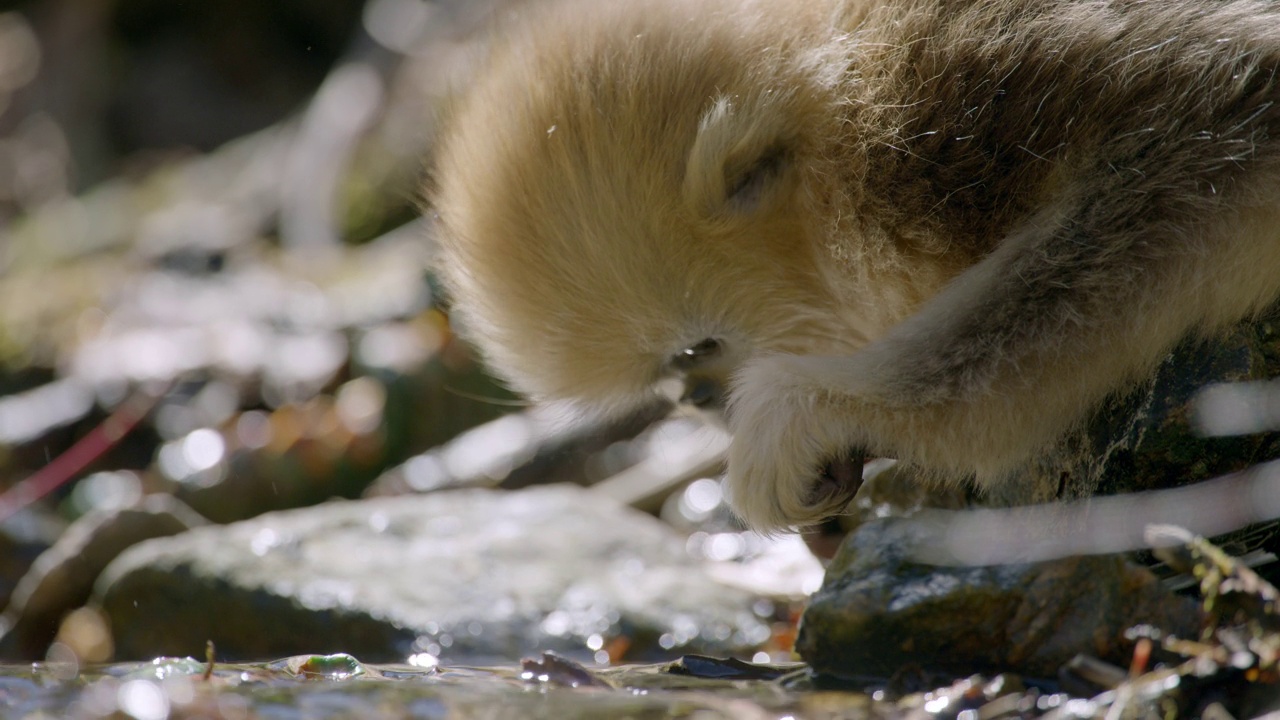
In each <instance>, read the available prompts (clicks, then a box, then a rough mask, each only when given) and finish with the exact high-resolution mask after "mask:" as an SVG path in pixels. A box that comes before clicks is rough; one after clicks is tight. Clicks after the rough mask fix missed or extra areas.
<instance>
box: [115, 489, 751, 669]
mask: <svg viewBox="0 0 1280 720" xmlns="http://www.w3.org/2000/svg"><path fill="white" fill-rule="evenodd" d="M97 592H98V595H99V597H100V599H101V604H102V607H103V608H104V609H105V610H106V611H107V613H108V614H109V615H110V617H111V620H112V626H113V630H114V633H115V640H116V647H117V651H118V654H119V656H121V657H150V656H153V655H158V654H170V655H181V654H192V653H198V652H199V651H200V650H201V649H202V648H203V647H204V646H205V642H206V641H207V640H213V641H214V642H215V643H216V645H217V647H218V652H219V656H222V657H227V658H228V659H235V658H259V659H260V658H263V657H272V656H280V655H288V654H295V653H299V652H338V651H341V652H348V653H351V654H353V655H356V656H358V657H360V658H361V659H365V660H369V661H378V660H381V659H403V658H405V657H407V656H410V655H413V654H429V655H431V656H436V657H438V658H440V659H442V660H447V661H449V662H454V663H456V662H468V663H475V662H480V661H483V660H485V659H486V658H487V659H490V660H494V659H506V660H510V659H511V658H514V657H518V656H521V655H526V654H531V653H534V652H536V651H542V650H551V651H555V652H559V653H563V654H566V655H569V656H571V657H578V658H583V659H590V658H593V657H599V655H598V654H599V653H606V655H607V656H609V657H611V658H612V659H614V660H617V659H620V658H628V659H635V658H657V657H672V656H674V655H678V654H681V653H684V652H700V653H708V654H742V653H749V652H750V651H751V650H753V649H754V648H756V647H758V646H759V645H760V644H761V643H763V642H765V641H766V640H767V639H768V636H769V628H768V626H767V625H766V624H765V623H764V622H763V621H762V620H761V619H760V618H758V617H757V616H756V615H755V614H754V612H753V610H752V607H753V604H754V600H755V598H754V597H753V596H752V595H750V594H749V593H745V592H742V591H739V590H735V589H732V588H729V587H727V586H724V585H721V584H718V583H716V582H713V581H711V580H710V579H708V578H707V577H706V576H705V575H704V574H703V573H702V572H701V569H700V566H699V565H698V564H697V563H696V562H694V561H693V560H692V559H690V558H689V557H688V556H687V555H686V554H685V551H684V541H683V539H682V538H680V536H679V535H678V534H676V533H674V532H672V531H671V530H670V529H668V528H666V527H665V526H663V525H662V524H661V523H659V522H658V521H656V520H654V519H652V518H651V517H649V516H646V515H643V514H640V513H636V512H634V511H631V510H628V509H625V508H622V507H620V506H618V505H617V504H616V503H614V502H612V501H609V500H607V499H604V498H602V497H600V496H599V495H597V494H594V493H593V492H591V491H586V490H582V489H579V488H576V487H572V486H549V487H541V488H533V489H528V490H522V491H515V492H497V491H487V490H460V491H452V492H442V493H435V494H429V495H423V496H417V497H388V498H375V499H369V500H362V501H353V502H335V503H330V504H326V505H322V506H318V507H315V508H310V509H305V510H295V511H289V512H281V513H274V514H269V515H264V516H261V517H259V518H256V519H254V520H249V521H245V522H241V523H236V524H234V525H229V526H225V527H209V528H201V529H197V530H195V531H192V532H189V533H186V534H184V535H182V536H179V537H175V538H170V539H166V540H163V541H156V542H151V543H144V544H142V545H140V546H137V547H135V548H133V549H132V550H130V551H129V552H128V553H126V554H125V555H123V556H122V557H120V558H119V559H118V560H117V561H116V562H115V563H113V564H112V566H111V567H110V568H109V569H108V570H107V572H106V573H104V575H103V577H102V579H101V580H100V582H99V584H98V587H97Z"/></svg>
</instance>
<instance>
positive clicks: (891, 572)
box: [796, 519, 1200, 677]
mask: <svg viewBox="0 0 1280 720" xmlns="http://www.w3.org/2000/svg"><path fill="white" fill-rule="evenodd" d="M916 528H917V525H916V524H915V523H913V522H912V521H910V520H903V519H884V520H876V521H872V522H869V523H866V524H864V525H863V526H861V527H860V528H859V529H858V530H857V531H855V532H854V533H853V534H852V535H850V536H849V538H848V539H847V540H846V542H845V544H844V546H843V547H842V548H841V551H840V553H838V554H837V555H836V557H835V559H834V560H833V561H832V564H831V566H830V567H829V568H828V570H827V577H826V581H825V582H824V583H823V586H822V588H821V589H820V590H819V591H818V592H817V593H816V594H815V595H814V596H813V598H812V600H811V602H810V605H809V607H808V609H807V610H806V611H805V614H804V619H803V622H802V624H801V627H800V635H799V637H798V639H797V641H796V650H797V651H798V652H799V653H800V655H801V656H802V657H803V658H804V659H805V660H807V661H808V662H809V663H810V664H811V665H812V666H813V668H814V670H816V671H817V672H820V673H828V674H831V675H836V676H842V677H868V676H873V677H874V676H879V677H887V676H889V675H892V674H893V673H895V672H896V671H898V670H899V669H901V668H902V667H904V666H909V665H910V666H923V667H926V668H930V669H937V670H943V671H951V672H956V673H960V674H969V673H972V672H980V671H983V670H991V671H1008V670H1012V671H1015V672H1019V673H1022V674H1024V675H1028V676H1039V677H1054V676H1056V674H1057V673H1058V670H1059V668H1060V667H1061V666H1062V665H1063V664H1064V663H1066V662H1067V661H1068V660H1070V659H1071V658H1072V657H1073V656H1074V655H1076V654H1077V653H1090V654H1093V655H1096V656H1098V657H1101V658H1104V659H1110V660H1112V661H1118V662H1127V658H1126V654H1127V652H1128V651H1129V649H1130V644H1129V643H1128V642H1127V641H1126V640H1125V639H1124V632H1125V630H1127V629H1128V628H1129V627H1131V626H1133V625H1136V624H1139V623H1150V624H1152V625H1155V626H1157V627H1160V628H1162V629H1164V630H1165V631H1166V632H1170V633H1174V634H1181V635H1183V636H1188V637H1190V636H1194V634H1195V633H1196V632H1198V629H1199V624H1200V613H1199V609H1198V605H1197V603H1196V601H1195V600H1193V599H1191V598H1185V597H1181V596H1177V595H1173V594H1172V593H1170V592H1169V591H1168V590H1166V589H1165V588H1164V587H1163V586H1162V585H1161V584H1160V583H1159V581H1158V580H1157V579H1156V578H1155V576H1153V575H1152V574H1151V573H1150V572H1148V571H1147V570H1146V569H1144V568H1141V567H1139V566H1136V565H1134V564H1131V563H1128V562H1126V561H1125V560H1123V559H1122V558H1119V557H1116V556H1092V557H1075V558H1067V559H1063V560H1057V561H1052V562H1044V563H1035V564H1024V565H1002V566H991V567H934V566H930V565H924V564H918V563H914V562H911V561H910V560H908V559H907V558H908V555H909V548H910V547H912V546H913V545H914V543H915V538H914V537H913V536H912V533H913V532H915V531H916Z"/></svg>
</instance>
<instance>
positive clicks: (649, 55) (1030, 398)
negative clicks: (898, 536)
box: [427, 0, 1280, 531]
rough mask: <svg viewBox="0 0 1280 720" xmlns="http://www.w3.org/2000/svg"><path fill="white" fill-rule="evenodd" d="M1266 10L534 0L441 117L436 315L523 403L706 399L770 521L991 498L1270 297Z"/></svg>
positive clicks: (1271, 28)
mask: <svg viewBox="0 0 1280 720" xmlns="http://www.w3.org/2000/svg"><path fill="white" fill-rule="evenodd" d="M1278 70H1280V2H1273V1H1271V0H1161V2H1142V1H1141V0H628V1H627V2H600V1H598V0H597V1H595V2H580V1H577V2H575V1H574V0H567V1H557V2H552V3H547V4H539V5H536V6H533V7H531V8H529V9H527V10H524V11H520V12H518V13H517V14H516V19H515V20H513V21H512V22H510V23H509V24H508V25H507V27H506V28H505V29H503V30H501V31H499V32H498V34H497V35H496V36H495V39H494V40H493V41H492V44H491V50H490V53H489V56H488V57H487V59H486V60H484V61H483V62H482V63H481V64H480V66H479V68H478V69H477V70H476V72H475V75H474V77H472V78H471V79H470V80H469V82H468V83H467V84H466V86H465V87H464V88H462V89H460V91H459V93H458V94H457V96H456V97H455V98H454V99H453V100H452V102H451V103H450V104H449V106H448V107H447V108H446V109H445V110H444V111H443V112H442V116H441V121H440V125H439V130H438V134H437V137H436V141H435V149H434V155H433V157H432V159H431V173H430V174H431V180H430V181H429V187H428V190H427V206H428V207H429V208H430V209H431V212H432V213H434V216H435V219H436V221H437V222H436V233H437V237H436V238H435V242H436V243H437V244H438V254H439V272H440V274H441V277H442V279H443V282H444V284H445V286H446V288H447V289H448V291H449V293H450V296H451V297H452V302H453V312H454V313H455V314H456V315H457V316H458V317H459V318H460V320H461V322H462V324H463V325H464V326H465V327H466V328H468V331H469V332H470V333H471V334H472V335H473V337H474V340H475V342H476V344H477V345H478V347H479V348H480V350H481V352H482V353H483V355H484V357H485V358H486V359H487V362H488V363H489V364H490V365H491V367H492V368H494V369H495V370H496V372H497V373H498V374H499V375H500V376H501V377H503V378H504V379H505V380H506V381H507V382H509V383H510V384H511V386H512V387H513V388H514V389H515V390H517V391H519V392H521V393H524V394H526V395H527V396H528V397H530V398H532V399H534V400H557V401H563V402H568V403H571V404H572V405H574V406H575V407H579V408H581V409H582V411H583V412H594V413H604V414H607V413H616V412H621V411H623V410H625V409H626V408H628V407H633V406H635V405H636V404H637V403H639V402H640V401H641V400H642V399H643V398H647V397H651V396H652V395H653V394H655V393H662V392H672V391H671V390H670V388H672V387H674V388H676V390H675V391H674V392H673V395H674V396H678V399H679V400H680V401H681V402H684V403H686V404H688V405H690V406H695V407H699V408H703V409H705V410H706V411H708V412H710V413H713V414H719V415H721V416H722V417H723V418H724V422H725V423H726V425H727V428H728V430H729V432H730V434H731V435H732V443H731V446H730V450H729V454H728V465H727V475H726V487H727V490H728V494H729V496H730V499H731V503H732V504H733V507H734V509H735V511H736V512H737V513H738V514H739V515H740V516H741V518H742V519H743V520H744V521H745V522H746V523H747V524H748V525H750V526H751V527H754V528H757V529H761V530H765V531H775V530H781V529H785V528H788V527H795V526H800V525H804V524H806V523H812V522H815V521H818V520H820V519H822V518H824V517H827V516H830V515H832V514H834V513H837V512H839V511H840V509H841V508H842V507H844V506H845V505H847V503H848V502H849V500H850V499H851V497H852V495H853V493H854V492H856V490H857V488H858V486H859V484H860V482H861V472H860V468H861V466H862V461H863V459H865V458H868V457H892V458H897V459H898V460H899V461H900V462H904V463H909V464H910V465H912V466H915V467H919V468H922V469H924V470H925V471H927V473H928V475H929V477H931V478H936V479H937V481H938V482H943V483H946V482H956V483H961V482H969V483H972V484H973V486H974V487H976V488H978V489H979V490H981V489H982V488H993V487H997V486H999V484H1001V483H1011V482H1013V483H1016V482H1018V473H1017V469H1018V468H1019V467H1020V466H1021V465H1022V464H1023V463H1025V462H1027V461H1028V460H1029V459H1030V458H1034V457H1036V456H1037V454H1038V453H1042V452H1044V451H1045V449H1046V448H1047V447H1050V446H1051V445H1052V444H1053V443H1054V442H1055V441H1056V440H1057V439H1058V438H1061V437H1062V436H1063V435H1064V433H1067V432H1069V431H1070V430H1071V429H1072V428H1075V427H1078V426H1079V425H1080V424H1081V423H1082V422H1084V420H1085V419H1086V418H1087V417H1088V416H1089V414H1090V412H1091V411H1092V410H1093V409H1094V408H1096V407H1098V405H1099V404H1100V403H1101V402H1102V401H1104V400H1105V399H1106V398H1108V397H1111V396H1113V395H1114V394H1115V393H1117V392H1120V391H1122V390H1124V389H1125V388H1126V387H1130V386H1132V384H1134V383H1136V382H1137V381H1138V380H1140V379H1141V378H1142V377H1143V376H1145V375H1146V374H1148V373H1150V372H1151V371H1152V369H1153V368H1154V367H1155V366H1156V364H1157V363H1158V362H1159V361H1160V360H1161V358H1163V357H1164V356H1165V355H1166V354H1167V353H1168V352H1169V351H1170V349H1171V348H1172V347H1173V346H1174V345H1176V344H1177V343H1178V342H1179V341H1182V340H1184V339H1188V338H1196V337H1200V338H1212V337H1213V336H1214V334H1215V333H1217V332H1219V331H1221V330H1222V329H1223V328H1224V327H1226V326H1228V325H1230V324H1232V323H1235V322H1238V321H1240V320H1242V319H1246V318H1249V317H1251V316H1253V315H1255V314H1256V313H1258V312H1259V311H1260V310H1261V309H1263V308H1265V307H1267V306H1268V305H1270V304H1271V303H1273V302H1275V301H1276V299H1277V297H1280V81H1278V80H1277V71H1278Z"/></svg>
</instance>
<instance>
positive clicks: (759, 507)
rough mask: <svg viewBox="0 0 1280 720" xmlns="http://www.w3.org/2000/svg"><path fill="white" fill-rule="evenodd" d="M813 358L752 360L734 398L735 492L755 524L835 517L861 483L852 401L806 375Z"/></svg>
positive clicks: (764, 525) (732, 471) (737, 502)
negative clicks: (824, 387)
mask: <svg viewBox="0 0 1280 720" xmlns="http://www.w3.org/2000/svg"><path fill="white" fill-rule="evenodd" d="M814 360H815V358H807V357H801V356H795V355H772V356H767V357H762V358H758V359H756V360H753V361H751V362H748V363H747V364H746V365H745V366H744V368H743V369H742V371H741V372H739V373H738V376H737V380H736V382H735V390H734V392H733V395H732V399H731V401H730V411H729V425H730V428H731V430H732V432H733V437H734V442H733V445H732V446H731V447H730V450H729V476H730V479H731V486H730V492H731V494H732V497H733V502H734V506H735V507H736V509H737V511H738V513H739V514H740V515H741V516H742V518H743V520H745V521H746V522H747V523H748V524H749V525H750V526H751V527H755V528H761V529H773V528H779V527H784V526H787V525H794V524H806V523H808V522H816V521H820V520H822V519H824V518H827V517H830V516H831V515H835V514H838V513H839V512H840V511H841V510H842V509H843V508H844V507H845V506H846V505H847V504H848V503H849V501H850V500H852V499H853V496H854V494H855V493H857V491H858V488H859V487H861V485H862V465H863V461H864V459H865V453H864V451H863V450H862V449H861V448H860V447H859V443H858V428H857V427H856V424H855V423H854V422H852V419H853V418H855V417H856V413H854V412H851V408H850V406H849V405H850V403H849V399H848V398H846V397H840V396H837V395H834V394H832V392H831V391H830V390H827V389H823V388H822V387H821V386H820V385H819V384H817V383H815V382H814V378H812V377H809V375H810V373H808V372H806V367H805V366H806V365H807V364H811V363H812V362H813V361H814Z"/></svg>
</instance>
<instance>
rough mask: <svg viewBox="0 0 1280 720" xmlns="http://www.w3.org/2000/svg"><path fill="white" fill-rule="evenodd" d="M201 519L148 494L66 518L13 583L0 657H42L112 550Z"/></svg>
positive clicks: (185, 527)
mask: <svg viewBox="0 0 1280 720" xmlns="http://www.w3.org/2000/svg"><path fill="white" fill-rule="evenodd" d="M205 522H206V521H205V520H204V518H202V517H200V515H198V514H197V513H196V512H195V511H194V510H192V509H191V508H189V507H187V506H185V505H183V504H182V503H180V502H178V501H177V500H175V499H173V498H172V497H169V496H167V495H151V496H148V497H146V498H144V499H142V500H141V501H140V502H139V503H138V504H137V505H135V506H133V507H129V508H121V509H115V510H103V511H98V512H93V513H90V514H88V515H85V516H84V517H82V518H80V519H79V520H77V521H76V522H74V523H72V524H71V526H70V527H69V528H68V529H67V531H66V532H65V533H64V534H63V535H62V537H61V538H59V539H58V541H57V542H56V543H54V544H53V546H52V547H51V548H49V549H48V550H47V551H46V552H44V553H42V554H41V555H40V557H38V558H36V561H35V563H34V564H33V565H32V567H31V569H30V570H29V571H28V572H27V574H26V575H25V576H23V578H22V580H21V581H19V583H18V585H17V587H16V588H15V589H14V592H13V597H12V599H11V600H10V602H9V606H8V607H7V608H6V609H5V611H4V615H3V616H2V617H0V623H3V626H4V628H5V630H4V635H3V637H0V657H4V658H5V659H9V660H17V659H22V660H33V659H40V658H43V657H44V655H45V649H46V648H47V647H48V646H49V643H50V641H52V640H53V638H54V635H55V634H56V633H57V631H58V624H59V622H60V621H61V620H62V618H63V616H65V615H66V614H67V613H68V612H70V611H72V610H74V609H76V608H78V607H80V606H82V605H84V603H85V601H86V600H88V599H89V594H90V591H91V590H92V588H93V582H94V580H95V579H96V578H97V577H98V574H99V573H101V572H102V569H103V568H105V567H106V566H107V564H108V563H110V562H111V561H112V560H113V559H115V557H116V556H117V555H119V554H120V553H121V552H122V551H124V550H125V549H126V548H128V547H130V546H132V545H135V544H137V543H139V542H142V541H143V540H149V539H152V538H162V537H168V536H170V535H176V534H178V533H180V532H184V531H186V530H189V529H191V528H193V527H196V526H199V525H203V524H205Z"/></svg>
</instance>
